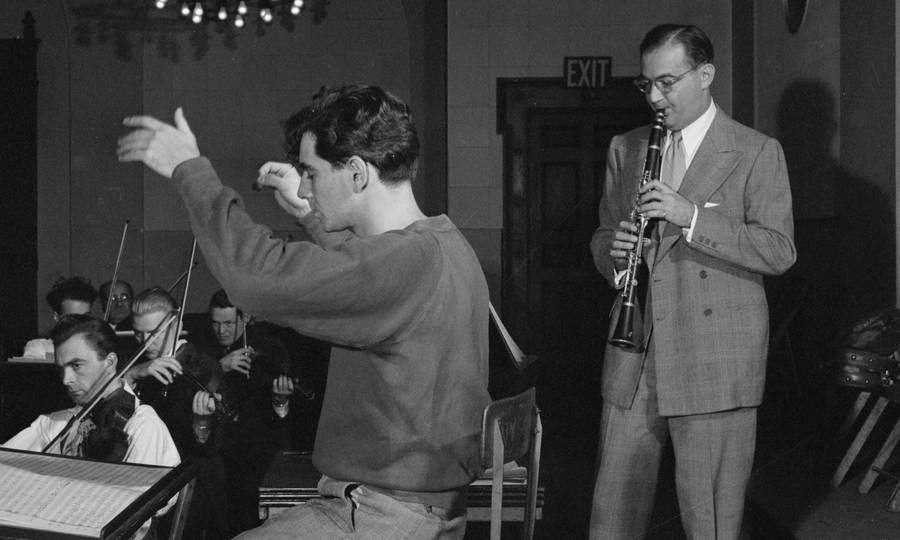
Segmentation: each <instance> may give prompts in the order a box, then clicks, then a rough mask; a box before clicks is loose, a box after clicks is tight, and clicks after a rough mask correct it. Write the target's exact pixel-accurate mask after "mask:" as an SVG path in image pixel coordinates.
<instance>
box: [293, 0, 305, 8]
mask: <svg viewBox="0 0 900 540" xmlns="http://www.w3.org/2000/svg"><path fill="white" fill-rule="evenodd" d="M294 7H297V8H302V7H303V0H294Z"/></svg>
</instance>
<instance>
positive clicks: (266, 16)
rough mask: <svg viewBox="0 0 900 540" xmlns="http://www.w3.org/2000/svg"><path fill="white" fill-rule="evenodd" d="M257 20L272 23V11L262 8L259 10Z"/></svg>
mask: <svg viewBox="0 0 900 540" xmlns="http://www.w3.org/2000/svg"><path fill="white" fill-rule="evenodd" d="M259 18H260V19H262V20H263V22H267V23H270V22H272V10H271V9H269V8H262V9H261V10H259Z"/></svg>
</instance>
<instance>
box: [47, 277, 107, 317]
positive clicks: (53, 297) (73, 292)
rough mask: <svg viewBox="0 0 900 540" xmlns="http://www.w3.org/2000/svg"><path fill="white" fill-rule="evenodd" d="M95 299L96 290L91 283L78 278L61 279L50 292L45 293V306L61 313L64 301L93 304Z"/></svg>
mask: <svg viewBox="0 0 900 540" xmlns="http://www.w3.org/2000/svg"><path fill="white" fill-rule="evenodd" d="M96 299H97V289H95V288H94V286H93V285H91V282H90V281H89V280H87V279H85V278H83V277H80V276H72V277H69V278H67V277H61V278H59V279H57V280H56V282H55V283H54V284H53V287H51V288H50V292H48V293H47V305H49V306H50V309H52V310H53V311H54V312H55V313H59V312H60V311H62V303H63V301H65V300H80V301H82V302H87V303H88V305H90V304H93V303H94V300H96Z"/></svg>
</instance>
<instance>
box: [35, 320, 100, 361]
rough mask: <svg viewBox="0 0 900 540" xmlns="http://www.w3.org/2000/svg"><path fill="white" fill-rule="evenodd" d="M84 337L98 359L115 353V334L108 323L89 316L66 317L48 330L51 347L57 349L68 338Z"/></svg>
mask: <svg viewBox="0 0 900 540" xmlns="http://www.w3.org/2000/svg"><path fill="white" fill-rule="evenodd" d="M77 335H82V336H84V340H85V341H87V342H88V343H89V344H90V345H91V347H93V348H94V350H96V351H97V354H99V355H100V358H106V357H107V356H108V355H109V353H111V352H115V351H116V333H115V332H114V331H113V329H112V327H111V326H109V324H108V323H106V322H104V321H102V320H100V319H98V318H96V317H91V316H90V315H83V314H82V315H66V316H64V317H62V318H61V319H60V320H59V322H58V323H56V326H54V327H53V329H52V330H50V339H51V340H53V347H54V348H59V346H60V345H62V344H63V343H65V342H66V341H67V340H69V338H71V337H73V336H77Z"/></svg>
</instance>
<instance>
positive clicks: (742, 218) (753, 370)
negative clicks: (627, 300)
mask: <svg viewBox="0 0 900 540" xmlns="http://www.w3.org/2000/svg"><path fill="white" fill-rule="evenodd" d="M649 131H650V130H649V128H648V127H642V128H639V129H636V130H633V131H631V132H629V133H626V134H624V135H620V136H617V137H614V138H613V140H612V142H611V144H610V148H609V155H608V158H607V169H606V183H605V189H604V199H603V200H602V201H601V204H600V209H599V212H600V219H599V226H598V228H597V230H596V231H595V233H594V236H593V238H592V241H591V251H592V253H593V256H594V262H595V264H596V265H597V269H598V270H599V271H600V272H601V274H603V276H604V277H605V278H606V280H607V281H608V282H609V283H610V284H614V271H613V262H612V259H611V257H610V255H609V250H610V244H611V242H612V239H613V236H614V234H615V230H616V229H617V228H618V223H619V222H620V221H622V220H624V219H627V216H628V214H629V212H630V211H631V209H632V207H633V205H634V196H635V190H636V189H637V186H638V184H639V182H640V176H641V172H642V169H643V165H644V160H645V157H646V151H647V150H646V148H647V137H648V135H649ZM678 191H679V193H680V194H681V195H683V196H684V197H685V198H687V199H688V200H689V201H691V202H693V203H694V204H696V205H697V209H698V215H697V221H696V225H695V227H694V232H693V237H692V241H691V242H690V243H688V242H687V239H686V238H685V235H684V234H683V233H682V231H681V229H680V228H678V227H676V226H673V225H668V226H664V227H663V228H661V229H660V241H659V245H658V246H655V247H656V249H650V250H649V251H650V253H648V254H647V255H648V257H647V262H648V265H649V266H650V268H651V269H652V272H651V276H650V279H649V286H650V290H651V293H650V295H649V298H650V302H651V309H650V310H649V311H650V312H651V314H652V332H653V333H652V336H653V339H652V340H650V343H649V347H650V348H651V349H652V353H653V354H654V355H655V357H654V358H655V363H656V370H657V371H656V373H657V397H658V402H659V412H660V414H663V415H682V414H700V413H706V412H714V411H721V410H727V409H732V408H735V407H749V406H755V405H759V404H760V402H761V401H762V393H763V385H764V382H765V373H766V365H765V362H766V353H767V345H768V324H769V317H768V307H767V305H766V297H765V292H764V290H763V276H765V275H777V274H780V273H782V272H784V271H786V270H787V269H788V268H790V266H791V265H792V264H793V263H794V261H795V260H796V248H795V246H794V241H793V234H794V224H793V217H792V212H791V191H790V185H789V183H788V175H787V166H786V165H785V160H784V154H783V152H782V150H781V146H780V145H779V144H778V141H776V140H775V139H772V138H770V137H767V136H765V135H763V134H761V133H759V132H757V131H754V130H752V129H750V128H748V127H746V126H743V125H741V124H739V123H737V122H735V121H734V120H732V119H731V118H730V117H728V116H727V115H726V114H725V113H724V112H722V110H721V109H718V110H717V111H716V115H715V118H714V119H713V122H712V125H711V126H710V128H709V131H707V133H706V136H705V137H704V139H703V141H702V142H701V143H700V146H699V147H698V149H697V153H696V154H695V156H694V159H693V160H692V161H691V164H690V166H689V167H688V169H687V171H686V173H685V176H684V180H683V181H682V184H681V187H680V188H679V190H678ZM646 251H648V250H645V252H646ZM644 354H645V353H635V352H630V351H626V350H622V349H619V348H616V347H612V346H607V348H606V356H605V359H604V367H603V386H602V393H603V398H604V400H606V401H609V402H612V403H615V404H616V405H619V406H621V407H625V408H630V407H631V403H632V400H633V398H634V394H635V391H636V389H637V382H638V378H639V377H640V373H641V366H642V363H643V360H644Z"/></svg>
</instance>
